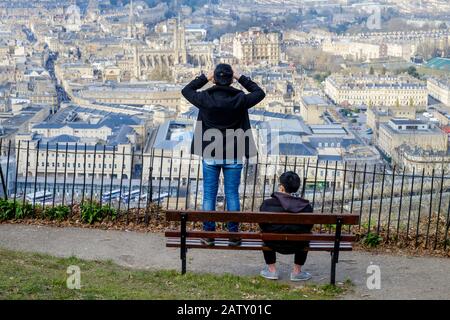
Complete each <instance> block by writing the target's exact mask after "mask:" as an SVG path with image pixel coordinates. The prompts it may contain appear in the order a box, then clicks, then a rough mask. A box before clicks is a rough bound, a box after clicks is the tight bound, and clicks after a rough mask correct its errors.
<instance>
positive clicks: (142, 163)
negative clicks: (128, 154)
mask: <svg viewBox="0 0 450 320" xmlns="http://www.w3.org/2000/svg"><path fill="white" fill-rule="evenodd" d="M141 149H142V150H141V176H140V177H139V195H138V203H137V205H138V207H137V211H136V224H137V223H138V222H139V214H140V212H141V198H142V179H143V175H144V147H142V148H141Z"/></svg>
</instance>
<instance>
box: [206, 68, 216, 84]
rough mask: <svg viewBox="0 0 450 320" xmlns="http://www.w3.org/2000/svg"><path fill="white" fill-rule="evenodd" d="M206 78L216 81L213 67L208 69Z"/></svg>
mask: <svg viewBox="0 0 450 320" xmlns="http://www.w3.org/2000/svg"><path fill="white" fill-rule="evenodd" d="M206 78H207V79H208V81H212V82H214V70H213V69H210V70H209V71H208V75H207V76H206Z"/></svg>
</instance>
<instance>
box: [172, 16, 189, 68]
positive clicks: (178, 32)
mask: <svg viewBox="0 0 450 320" xmlns="http://www.w3.org/2000/svg"><path fill="white" fill-rule="evenodd" d="M173 41H174V55H175V63H176V64H185V63H187V52H186V29H185V28H184V24H182V23H181V19H180V16H179V15H178V19H177V20H176V23H175V28H174V35H173Z"/></svg>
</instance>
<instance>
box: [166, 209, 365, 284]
mask: <svg viewBox="0 0 450 320" xmlns="http://www.w3.org/2000/svg"><path fill="white" fill-rule="evenodd" d="M166 221H178V222H180V229H179V230H168V231H166V232H165V237H166V238H167V242H166V247H172V248H180V259H181V272H182V274H185V273H186V256H187V249H222V250H270V249H269V248H268V247H266V246H265V245H264V241H274V240H282V241H309V246H308V247H307V248H305V250H307V251H328V252H330V253H331V275H330V283H331V284H333V285H334V284H335V281H336V264H337V263H338V261H339V252H340V251H351V250H352V243H353V242H355V241H356V236H355V235H352V234H346V233H343V232H342V226H343V225H357V224H358V223H359V215H357V214H326V213H297V214H294V213H273V212H235V211H227V212H220V211H191V210H167V211H166ZM203 221H214V222H230V221H233V222H240V223H251V224H258V223H275V224H316V225H317V224H326V225H335V227H336V231H335V233H334V234H326V233H303V234H280V233H262V232H225V231H213V232H210V231H197V230H188V228H187V223H188V222H203ZM201 238H213V239H215V243H214V245H212V246H209V245H205V244H203V243H202V242H201V240H200V239H201ZM228 239H241V240H242V242H241V244H240V245H239V246H229V245H228Z"/></svg>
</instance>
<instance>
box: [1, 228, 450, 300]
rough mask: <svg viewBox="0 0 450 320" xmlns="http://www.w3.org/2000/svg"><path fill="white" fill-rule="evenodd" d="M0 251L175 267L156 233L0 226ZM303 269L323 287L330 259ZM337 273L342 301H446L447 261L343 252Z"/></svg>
mask: <svg viewBox="0 0 450 320" xmlns="http://www.w3.org/2000/svg"><path fill="white" fill-rule="evenodd" d="M0 247H3V248H7V249H12V250H21V251H29V252H41V253H47V254H51V255H54V256H61V257H69V256H76V257H79V258H82V259H88V260H112V261H114V262H116V263H117V264H120V265H123V266H127V267H133V268H141V269H177V270H179V268H180V262H179V253H178V251H177V250H176V249H171V248H166V247H165V244H164V238H163V236H162V235H161V234H152V233H138V232H125V231H104V230H97V229H79V228H56V227H43V226H30V225H12V224H2V225H0ZM188 258H189V261H188V271H189V270H190V271H195V272H212V273H232V274H237V275H255V274H258V273H259V271H260V268H261V267H262V265H263V258H262V254H261V253H260V252H246V251H225V250H214V251H212V250H210V251H207V250H191V251H189V253H188ZM292 259H293V257H292V256H279V262H280V270H281V272H282V277H283V279H286V278H287V276H288V272H289V268H290V263H291V261H292ZM371 263H373V264H375V265H378V266H380V269H381V289H380V290H368V289H367V286H366V279H367V276H368V275H367V274H366V270H367V266H369V265H370V264H371ZM304 269H305V271H308V272H310V273H311V274H312V275H313V278H312V280H311V281H313V282H315V283H327V282H328V281H329V273H330V270H329V269H330V255H329V254H327V253H321V252H312V253H311V254H310V255H309V258H308V261H307V264H306V265H305V267H304ZM337 270H338V271H337V280H338V281H344V280H345V279H351V281H352V282H353V283H354V284H355V288H354V292H353V293H350V294H348V295H347V296H345V297H344V299H450V285H449V284H450V260H449V259H445V258H429V257H407V256H391V255H374V254H371V253H365V252H357V251H355V252H343V253H342V255H341V259H340V262H339V264H338V269H337Z"/></svg>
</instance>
